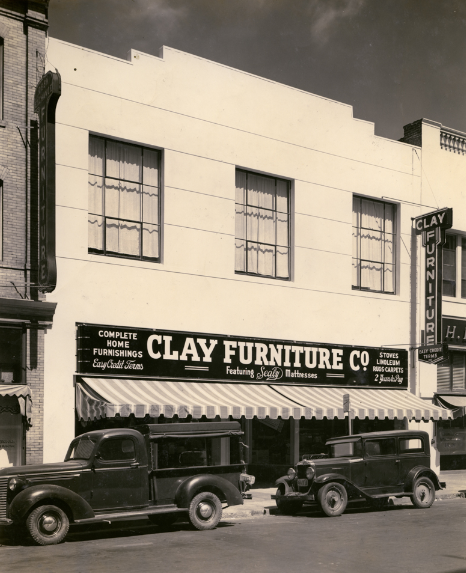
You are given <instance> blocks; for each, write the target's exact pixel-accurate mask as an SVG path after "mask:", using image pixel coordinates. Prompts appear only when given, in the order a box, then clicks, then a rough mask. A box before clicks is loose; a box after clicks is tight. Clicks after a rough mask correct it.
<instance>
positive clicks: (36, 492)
mask: <svg viewBox="0 0 466 573" xmlns="http://www.w3.org/2000/svg"><path fill="white" fill-rule="evenodd" d="M45 500H46V501H47V503H50V504H52V505H53V504H54V503H55V504H57V505H59V506H62V507H63V505H65V506H67V507H68V508H69V510H70V513H71V515H70V518H71V519H72V520H75V519H89V518H92V517H94V516H95V514H94V511H93V509H92V507H91V506H90V505H89V504H88V503H87V501H86V500H85V499H83V498H82V497H81V496H80V495H78V494H77V493H75V492H74V491H71V490H70V489H67V488H65V487H62V486H60V485H37V486H31V487H28V488H26V489H23V491H21V492H20V493H18V495H17V496H16V497H15V498H14V499H13V501H12V502H11V504H10V509H9V515H10V518H11V519H12V520H13V521H14V522H16V523H20V522H22V521H23V520H24V518H25V517H26V516H27V514H28V513H29V511H30V509H31V508H32V507H34V506H36V505H38V504H39V503H40V502H41V501H45Z"/></svg>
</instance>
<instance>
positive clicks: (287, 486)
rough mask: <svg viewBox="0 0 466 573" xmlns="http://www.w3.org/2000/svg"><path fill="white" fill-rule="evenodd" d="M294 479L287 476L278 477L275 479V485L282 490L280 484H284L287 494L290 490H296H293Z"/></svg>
mask: <svg viewBox="0 0 466 573" xmlns="http://www.w3.org/2000/svg"><path fill="white" fill-rule="evenodd" d="M292 481H293V480H290V479H289V478H288V477H287V476H283V477H281V478H278V479H277V480H275V487H276V488H279V489H280V490H281V489H282V488H281V487H280V486H281V484H283V485H284V486H285V487H284V490H285V491H284V492H283V493H284V494H285V495H286V494H287V493H288V492H290V491H294V490H293V486H292V485H291V483H290V482H292Z"/></svg>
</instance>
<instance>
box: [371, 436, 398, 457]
mask: <svg viewBox="0 0 466 573" xmlns="http://www.w3.org/2000/svg"><path fill="white" fill-rule="evenodd" d="M365 450H366V454H367V455H368V456H390V455H395V454H396V441H395V438H383V439H380V440H367V441H366V444H365Z"/></svg>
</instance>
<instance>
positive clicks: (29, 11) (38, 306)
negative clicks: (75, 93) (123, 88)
mask: <svg viewBox="0 0 466 573" xmlns="http://www.w3.org/2000/svg"><path fill="white" fill-rule="evenodd" d="M47 8H48V1H39V0H38V1H26V0H23V1H22V0H15V1H12V0H10V1H8V0H2V1H1V2H0V230H1V232H0V466H6V465H19V464H24V463H38V462H41V461H42V457H43V414H44V411H43V397H44V351H43V349H44V342H43V339H44V333H45V331H46V329H47V328H48V327H49V326H51V324H52V320H53V314H54V310H55V303H54V302H48V301H45V300H44V298H43V297H42V296H41V294H40V293H39V291H38V288H37V262H38V261H37V253H38V251H37V245H38V226H37V218H38V204H37V201H38V197H37V179H38V163H37V146H38V123H37V115H36V114H35V113H34V105H33V99H34V92H35V89H36V85H37V82H38V81H39V80H40V78H41V77H42V74H43V73H44V66H45V38H46V33H47V27H48V20H47Z"/></svg>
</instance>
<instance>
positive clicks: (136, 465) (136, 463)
mask: <svg viewBox="0 0 466 573" xmlns="http://www.w3.org/2000/svg"><path fill="white" fill-rule="evenodd" d="M129 467H130V468H138V467H139V462H133V463H132V464H131V465H130V466H129Z"/></svg>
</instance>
